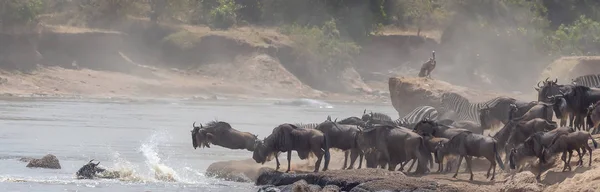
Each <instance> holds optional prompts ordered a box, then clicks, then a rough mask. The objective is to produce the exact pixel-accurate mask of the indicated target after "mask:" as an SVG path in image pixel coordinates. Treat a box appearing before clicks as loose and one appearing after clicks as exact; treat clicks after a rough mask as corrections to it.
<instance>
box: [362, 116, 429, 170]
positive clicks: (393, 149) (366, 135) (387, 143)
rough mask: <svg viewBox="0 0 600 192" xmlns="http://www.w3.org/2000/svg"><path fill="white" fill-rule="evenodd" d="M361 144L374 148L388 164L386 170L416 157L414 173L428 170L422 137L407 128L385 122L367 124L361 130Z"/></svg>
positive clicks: (426, 153) (393, 168) (427, 158)
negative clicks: (366, 126)
mask: <svg viewBox="0 0 600 192" xmlns="http://www.w3.org/2000/svg"><path fill="white" fill-rule="evenodd" d="M361 136H362V138H361V144H362V145H363V148H365V149H368V148H375V150H377V151H379V152H380V153H381V154H380V155H382V158H383V159H384V161H386V162H387V164H388V166H387V167H388V170H390V171H393V170H395V168H396V166H397V165H398V164H401V163H405V162H408V161H410V160H413V159H416V160H417V161H418V163H419V164H418V166H417V170H416V173H426V172H427V171H428V168H427V162H428V161H429V157H431V155H430V154H428V152H427V149H426V146H425V141H424V139H423V137H421V136H420V135H418V134H416V133H414V132H412V130H410V129H408V128H402V127H396V126H394V125H387V124H369V126H368V128H366V129H364V130H363V132H362V135H361Z"/></svg>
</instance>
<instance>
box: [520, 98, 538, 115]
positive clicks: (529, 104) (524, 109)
mask: <svg viewBox="0 0 600 192" xmlns="http://www.w3.org/2000/svg"><path fill="white" fill-rule="evenodd" d="M539 103H540V102H539V101H530V102H525V101H519V100H517V101H516V102H515V107H516V108H517V110H515V113H514V114H513V116H514V117H521V116H523V115H525V113H527V111H529V109H531V108H532V107H533V106H536V105H538V104H539Z"/></svg>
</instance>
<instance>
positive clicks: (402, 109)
mask: <svg viewBox="0 0 600 192" xmlns="http://www.w3.org/2000/svg"><path fill="white" fill-rule="evenodd" d="M388 85H389V90H390V99H391V101H392V105H393V106H394V109H396V111H398V113H399V114H401V115H403V114H407V113H409V112H410V111H412V110H413V109H414V108H416V107H419V106H423V105H429V106H433V107H439V106H440V104H441V96H442V94H443V93H446V92H454V93H458V94H460V95H462V96H464V97H466V98H467V99H469V100H470V101H473V102H480V101H485V100H487V99H491V98H493V97H496V96H499V94H496V93H492V92H483V91H479V90H474V89H469V88H467V87H461V86H456V85H452V84H450V83H448V82H445V81H440V80H435V79H428V78H421V77H391V78H389V80H388Z"/></svg>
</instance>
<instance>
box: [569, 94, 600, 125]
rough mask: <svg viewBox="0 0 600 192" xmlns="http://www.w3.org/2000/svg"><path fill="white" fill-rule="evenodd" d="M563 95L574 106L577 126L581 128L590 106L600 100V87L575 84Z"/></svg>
mask: <svg viewBox="0 0 600 192" xmlns="http://www.w3.org/2000/svg"><path fill="white" fill-rule="evenodd" d="M562 95H563V97H564V98H565V100H566V101H567V105H569V106H570V107H572V109H573V114H574V116H575V127H576V128H579V127H581V125H584V126H585V124H584V123H583V121H584V119H585V117H586V114H587V110H588V107H589V106H590V105H591V104H594V103H596V102H598V101H600V88H590V87H586V86H580V85H574V86H572V88H571V89H570V90H569V91H568V92H564V93H563V94H562Z"/></svg>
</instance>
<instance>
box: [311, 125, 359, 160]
mask: <svg viewBox="0 0 600 192" xmlns="http://www.w3.org/2000/svg"><path fill="white" fill-rule="evenodd" d="M355 123H360V122H355ZM315 129H317V130H319V131H321V132H323V134H325V136H326V137H327V140H328V141H329V147H330V148H337V149H340V150H342V151H344V166H343V167H342V169H346V167H348V166H347V162H348V155H349V151H350V150H352V152H353V153H352V156H351V157H350V166H349V167H348V169H353V168H354V162H356V158H357V157H358V156H360V159H359V164H358V168H359V169H360V168H361V167H362V159H363V156H364V153H363V152H362V150H361V149H360V146H359V143H358V142H359V140H358V137H359V135H360V132H361V131H362V130H360V129H359V128H358V126H356V125H345V124H339V123H336V122H335V121H331V117H329V116H328V117H327V120H325V121H324V122H323V123H320V124H319V125H318V126H317V127H316V128H315Z"/></svg>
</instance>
